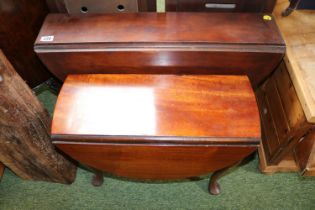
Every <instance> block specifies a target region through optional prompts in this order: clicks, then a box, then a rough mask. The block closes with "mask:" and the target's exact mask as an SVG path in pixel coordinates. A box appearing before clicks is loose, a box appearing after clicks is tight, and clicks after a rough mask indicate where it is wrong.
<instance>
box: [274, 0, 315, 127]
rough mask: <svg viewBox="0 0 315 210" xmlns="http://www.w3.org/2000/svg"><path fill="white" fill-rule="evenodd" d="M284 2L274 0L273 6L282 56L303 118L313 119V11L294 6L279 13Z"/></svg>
mask: <svg viewBox="0 0 315 210" xmlns="http://www.w3.org/2000/svg"><path fill="white" fill-rule="evenodd" d="M287 6H288V1H287V0H278V2H277V5H276V8H275V10H274V16H275V18H276V22H277V24H278V26H279V28H280V31H281V33H282V36H283V38H284V40H285V42H286V45H287V52H286V56H285V58H284V60H285V62H286V65H287V68H288V71H289V73H290V76H291V79H292V81H293V84H294V87H295V89H296V91H297V94H298V97H299V100H300V101H301V104H302V107H303V110H304V112H305V115H306V117H307V120H308V122H312V123H315V21H314V20H315V11H314V10H313V11H311V10H296V11H294V12H293V13H292V14H291V15H290V16H288V17H281V12H282V11H283V10H284V9H285V8H286V7H287Z"/></svg>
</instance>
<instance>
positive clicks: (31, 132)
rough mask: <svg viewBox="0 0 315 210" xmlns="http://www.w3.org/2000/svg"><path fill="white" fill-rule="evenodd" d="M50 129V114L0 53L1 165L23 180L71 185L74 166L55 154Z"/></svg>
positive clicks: (74, 173) (73, 177) (74, 172)
mask: <svg viewBox="0 0 315 210" xmlns="http://www.w3.org/2000/svg"><path fill="white" fill-rule="evenodd" d="M50 125H51V119H50V116H49V113H48V112H47V110H45V108H44V107H43V105H42V104H41V103H40V102H39V100H38V99H37V98H36V96H35V95H34V93H33V92H32V90H31V89H30V88H29V87H28V86H27V85H26V83H25V82H24V81H23V79H22V78H21V77H20V76H19V75H18V74H17V72H16V71H15V70H14V68H13V66H12V65H11V64H10V63H9V61H8V60H7V58H6V57H5V56H4V54H3V53H2V51H1V50H0V163H3V164H4V165H5V166H6V167H8V168H10V169H11V170H12V171H13V172H14V173H15V174H16V175H17V176H19V177H21V178H23V179H28V180H37V181H47V182H58V183H64V184H69V183H72V182H73V181H74V179H75V175H76V166H75V165H73V164H72V163H71V162H69V161H68V160H67V159H65V158H64V157H63V156H62V155H60V154H59V153H57V152H56V150H55V147H54V145H53V144H52V142H51V139H50ZM0 171H1V170H0ZM0 174H1V173H0Z"/></svg>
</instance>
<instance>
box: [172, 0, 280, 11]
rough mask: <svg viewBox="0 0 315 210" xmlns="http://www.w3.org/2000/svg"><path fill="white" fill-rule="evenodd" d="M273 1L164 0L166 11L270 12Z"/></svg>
mask: <svg viewBox="0 0 315 210" xmlns="http://www.w3.org/2000/svg"><path fill="white" fill-rule="evenodd" d="M275 3H276V0H166V11H177V12H183V11H191V12H192V11H194V12H265V13H271V12H272V11H273V8H274V6H275Z"/></svg>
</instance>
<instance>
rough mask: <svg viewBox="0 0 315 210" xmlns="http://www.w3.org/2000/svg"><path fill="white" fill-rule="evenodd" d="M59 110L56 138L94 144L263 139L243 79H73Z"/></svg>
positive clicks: (61, 97) (62, 95)
mask: <svg viewBox="0 0 315 210" xmlns="http://www.w3.org/2000/svg"><path fill="white" fill-rule="evenodd" d="M55 110H56V111H55V114H54V118H53V125H52V134H53V135H80V136H81V137H82V135H94V136H95V137H94V139H95V141H100V140H99V138H98V136H102V139H103V138H104V136H108V138H109V139H112V140H113V141H116V140H117V138H111V137H113V136H122V138H121V139H120V140H123V139H124V138H125V137H123V136H129V137H130V136H145V137H146V139H147V141H149V138H150V137H151V138H156V137H163V139H165V140H170V141H173V140H174V141H181V142H185V139H183V138H177V137H194V138H195V139H196V141H197V142H198V141H205V142H209V141H211V142H213V141H219V142H221V141H226V142H233V141H234V142H235V141H238V139H237V138H242V139H243V140H244V141H248V142H250V141H251V138H259V136H260V127H259V124H258V123H257V122H258V121H259V115H258V110H257V106H256V100H255V97H254V93H253V91H252V90H251V86H250V85H249V82H248V79H247V77H245V76H171V75H161V76H160V75H71V76H69V77H68V78H67V80H66V82H65V84H64V86H63V87H62V91H61V93H60V95H59V97H58V102H57V105H56V109H55ZM213 137H217V138H220V139H216V140H214V139H213ZM135 141H136V139H135ZM143 141H146V140H143ZM161 141H162V139H161ZM187 141H191V139H188V140H187Z"/></svg>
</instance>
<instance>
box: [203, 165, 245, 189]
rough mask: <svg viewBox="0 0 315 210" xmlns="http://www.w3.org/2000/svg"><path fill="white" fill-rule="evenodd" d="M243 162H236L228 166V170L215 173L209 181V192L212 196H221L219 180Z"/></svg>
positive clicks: (224, 169)
mask: <svg viewBox="0 0 315 210" xmlns="http://www.w3.org/2000/svg"><path fill="white" fill-rule="evenodd" d="M242 161H243V160H241V161H238V162H236V163H235V164H233V165H231V166H228V167H226V168H223V169H220V170H217V171H215V172H214V173H213V174H212V176H211V178H210V180H209V186H208V190H209V193H210V194H211V195H219V194H220V185H219V183H218V180H219V179H220V178H221V177H222V176H223V175H225V174H226V173H227V172H228V171H230V170H231V169H233V168H235V167H236V166H238V165H240V164H241V163H242Z"/></svg>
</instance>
